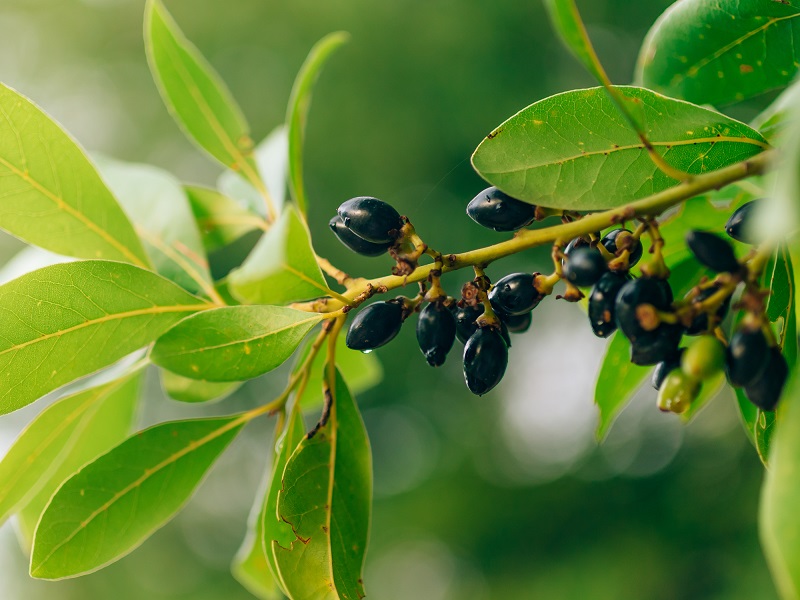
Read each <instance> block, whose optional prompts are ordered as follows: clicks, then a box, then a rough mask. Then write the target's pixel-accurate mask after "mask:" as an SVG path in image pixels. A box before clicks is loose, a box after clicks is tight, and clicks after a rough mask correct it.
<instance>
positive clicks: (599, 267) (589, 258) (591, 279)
mask: <svg viewBox="0 0 800 600" xmlns="http://www.w3.org/2000/svg"><path fill="white" fill-rule="evenodd" d="M607 271H608V265H607V264H606V261H605V259H604V258H603V256H602V254H600V252H598V251H597V250H596V249H594V248H575V249H574V250H572V251H571V252H570V253H569V254H567V259H566V261H565V263H564V268H563V272H562V276H563V277H564V279H566V280H567V281H569V282H570V283H571V284H573V285H576V286H578V287H589V286H591V285H594V284H595V283H597V282H598V280H599V279H600V278H601V277H602V276H603V275H604V274H605V273H606V272H607Z"/></svg>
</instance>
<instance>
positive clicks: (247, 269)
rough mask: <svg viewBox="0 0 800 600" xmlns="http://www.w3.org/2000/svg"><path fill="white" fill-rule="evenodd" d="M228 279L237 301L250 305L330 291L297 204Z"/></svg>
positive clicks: (279, 302) (316, 295)
mask: <svg viewBox="0 0 800 600" xmlns="http://www.w3.org/2000/svg"><path fill="white" fill-rule="evenodd" d="M228 282H229V284H228V285H229V289H230V291H231V293H232V294H233V295H234V296H235V297H236V298H237V299H238V300H240V301H241V302H248V303H251V304H287V303H289V302H296V301H298V300H308V299H310V298H317V297H319V296H325V295H327V294H329V293H330V290H329V289H328V285H327V284H326V283H325V278H324V276H323V275H322V271H321V270H320V268H319V265H318V264H317V258H316V255H315V254H314V249H313V248H312V247H311V234H310V233H309V231H308V227H307V226H306V224H305V223H304V222H303V219H302V218H301V217H300V215H298V214H297V211H296V210H295V209H294V207H289V208H287V209H286V210H285V211H284V212H283V214H282V215H281V218H280V220H279V221H278V222H277V223H275V225H273V226H272V227H271V228H270V230H269V231H268V232H267V233H266V234H264V236H263V237H262V238H261V239H260V240H259V242H258V244H256V247H255V248H253V251H252V252H251V253H250V256H248V257H247V260H245V261H244V263H243V264H242V266H241V267H239V268H238V269H235V270H234V271H232V272H231V274H230V276H229V277H228Z"/></svg>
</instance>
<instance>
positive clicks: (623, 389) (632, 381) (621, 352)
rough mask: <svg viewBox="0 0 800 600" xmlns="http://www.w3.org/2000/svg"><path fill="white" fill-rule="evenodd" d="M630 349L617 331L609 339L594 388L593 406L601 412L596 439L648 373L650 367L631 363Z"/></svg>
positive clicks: (607, 429) (617, 414) (600, 436)
mask: <svg viewBox="0 0 800 600" xmlns="http://www.w3.org/2000/svg"><path fill="white" fill-rule="evenodd" d="M630 347H631V345H630V343H629V342H628V339H627V338H626V337H625V336H624V335H622V334H621V333H619V332H617V333H616V334H614V336H613V337H612V338H611V341H610V342H609V344H608V348H607V350H606V355H605V358H604V359H603V364H602V365H601V366H600V374H599V375H598V376H597V383H596V384H595V388H594V403H595V404H597V408H598V409H600V422H599V423H598V424H597V439H598V440H601V441H602V440H603V439H604V438H605V437H606V435H608V431H609V429H611V425H612V424H613V423H614V421H615V420H616V418H617V416H619V413H620V412H621V411H622V409H623V408H624V407H625V405H626V404H628V402H630V400H631V398H633V396H634V394H635V393H636V391H637V390H638V389H639V387H641V385H642V383H644V381H645V380H646V379H647V377H648V376H649V374H650V368H648V367H639V366H637V365H634V364H633V363H632V362H631V359H630Z"/></svg>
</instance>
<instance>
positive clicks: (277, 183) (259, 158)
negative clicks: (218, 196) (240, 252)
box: [217, 125, 289, 215]
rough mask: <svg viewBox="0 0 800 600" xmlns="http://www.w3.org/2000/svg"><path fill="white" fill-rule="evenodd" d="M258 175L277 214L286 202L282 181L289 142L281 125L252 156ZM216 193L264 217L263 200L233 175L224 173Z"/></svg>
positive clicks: (284, 185)
mask: <svg viewBox="0 0 800 600" xmlns="http://www.w3.org/2000/svg"><path fill="white" fill-rule="evenodd" d="M253 155H254V158H255V161H256V167H258V173H259V175H260V176H261V179H262V180H263V181H264V184H265V185H266V186H267V191H268V192H269V196H270V198H272V202H273V204H274V206H275V210H276V211H277V212H278V213H280V212H281V210H282V207H283V204H284V201H285V199H286V177H287V169H288V168H289V140H288V137H287V131H286V126H285V125H280V126H278V127H276V128H275V129H274V130H273V131H272V132H271V133H270V134H269V135H268V136H267V137H266V138H264V139H263V140H262V141H261V142H260V143H259V144H258V145H257V146H256V149H255V152H254V153H253ZM217 186H218V187H219V190H220V191H221V192H222V193H223V194H225V195H227V196H230V197H231V198H233V199H234V200H238V201H240V202H242V204H243V206H245V207H247V208H249V209H250V210H252V211H254V212H256V213H258V214H262V215H263V214H264V213H265V208H266V207H265V206H264V197H263V196H262V194H261V193H259V191H258V190H257V189H256V188H254V187H253V185H252V184H250V183H248V182H247V180H246V179H245V178H243V177H242V176H241V175H239V174H238V173H236V172H234V171H225V172H224V173H222V174H221V175H220V176H219V178H218V179H217Z"/></svg>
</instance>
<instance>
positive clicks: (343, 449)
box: [273, 374, 372, 600]
mask: <svg viewBox="0 0 800 600" xmlns="http://www.w3.org/2000/svg"><path fill="white" fill-rule="evenodd" d="M309 435H310V437H308V436H307V437H306V438H304V439H303V441H302V442H300V445H299V446H298V448H297V450H295V452H294V454H292V456H291V457H290V458H289V462H288V463H287V464H286V469H285V470H284V472H283V486H282V488H281V490H280V492H279V493H278V514H279V516H280V517H281V518H282V519H283V520H284V521H286V522H287V523H289V524H290V525H291V527H292V531H293V532H294V536H295V539H294V540H293V541H292V543H291V544H290V545H289V546H283V545H280V544H278V543H277V542H273V548H274V551H275V560H276V563H277V565H278V569H279V571H280V574H281V579H282V581H283V583H284V586H285V588H286V590H287V592H289V596H290V597H292V598H314V599H315V600H317V599H319V600H322V599H330V600H334V599H337V600H338V599H341V600H345V599H347V600H357V599H359V598H363V597H364V585H363V581H362V578H361V571H362V568H363V562H364V553H365V551H366V546H367V538H368V535H369V519H370V516H369V515H370V506H371V501H372V464H371V463H372V460H371V455H370V448H369V442H368V440H367V435H366V431H365V429H364V424H363V422H362V421H361V416H360V415H359V413H358V408H357V406H356V404H355V402H354V401H353V398H352V397H351V396H350V393H349V392H348V390H347V386H346V385H345V383H344V380H343V379H342V378H341V375H338V374H337V379H336V387H335V392H334V401H333V403H332V406H331V411H330V416H329V418H328V420H327V422H326V423H324V424H323V425H322V426H321V427H320V428H319V429H317V430H316V432H315V433H314V434H313V435H311V434H309Z"/></svg>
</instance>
